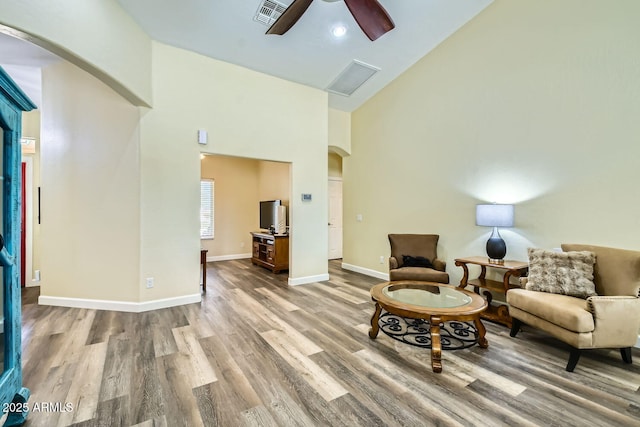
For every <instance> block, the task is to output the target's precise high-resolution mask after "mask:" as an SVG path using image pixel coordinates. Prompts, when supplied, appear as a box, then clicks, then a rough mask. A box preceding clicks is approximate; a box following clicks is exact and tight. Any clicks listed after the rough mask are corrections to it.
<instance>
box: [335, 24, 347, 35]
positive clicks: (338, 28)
mask: <svg viewBox="0 0 640 427" xmlns="http://www.w3.org/2000/svg"><path fill="white" fill-rule="evenodd" d="M331 34H333V37H337V38H340V37H344V35H345V34H347V27H345V26H344V25H342V24H336V25H334V26H333V28H332V29H331Z"/></svg>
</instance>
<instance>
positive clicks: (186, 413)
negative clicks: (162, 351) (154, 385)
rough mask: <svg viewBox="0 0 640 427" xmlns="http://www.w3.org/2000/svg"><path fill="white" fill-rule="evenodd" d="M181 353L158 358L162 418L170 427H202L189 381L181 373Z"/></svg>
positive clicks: (183, 356)
mask: <svg viewBox="0 0 640 427" xmlns="http://www.w3.org/2000/svg"><path fill="white" fill-rule="evenodd" d="M185 358H186V356H185V355H183V354H181V353H175V354H170V355H168V356H162V357H158V358H157V359H156V361H157V364H158V376H159V377H160V384H161V388H162V397H163V399H162V402H163V408H164V416H165V417H166V420H167V424H168V425H170V426H184V427H198V426H204V423H203V421H202V417H201V416H200V412H199V408H198V403H197V401H196V397H195V396H194V395H193V393H192V388H191V386H190V384H189V383H190V381H189V380H188V379H187V378H185V375H184V374H183V372H182V371H181V368H182V367H183V364H182V363H180V362H181V360H183V359H185Z"/></svg>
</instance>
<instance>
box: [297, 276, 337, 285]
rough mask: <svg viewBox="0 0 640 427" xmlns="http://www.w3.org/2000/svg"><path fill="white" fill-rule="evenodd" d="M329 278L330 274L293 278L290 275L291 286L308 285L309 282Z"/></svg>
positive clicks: (323, 280) (324, 280)
mask: <svg viewBox="0 0 640 427" xmlns="http://www.w3.org/2000/svg"><path fill="white" fill-rule="evenodd" d="M327 280H329V275H328V274H318V275H317V276H306V277H296V278H295V279H292V278H291V277H289V286H298V285H306V284H309V283H316V282H326V281H327Z"/></svg>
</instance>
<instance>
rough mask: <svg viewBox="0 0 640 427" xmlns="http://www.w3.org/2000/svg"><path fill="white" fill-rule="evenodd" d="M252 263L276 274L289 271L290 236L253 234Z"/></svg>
mask: <svg viewBox="0 0 640 427" xmlns="http://www.w3.org/2000/svg"><path fill="white" fill-rule="evenodd" d="M251 236H252V237H253V252H252V255H251V262H252V263H253V264H255V265H260V266H262V267H266V268H268V269H270V270H271V271H273V272H274V273H279V272H281V271H283V270H288V269H289V235H288V234H269V233H262V232H252V233H251Z"/></svg>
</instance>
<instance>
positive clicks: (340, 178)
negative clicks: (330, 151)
mask: <svg viewBox="0 0 640 427" xmlns="http://www.w3.org/2000/svg"><path fill="white" fill-rule="evenodd" d="M329 181H336V182H340V183H342V184H344V181H343V179H342V177H339V176H330V177H329ZM341 193H342V187H341ZM343 194H344V193H343ZM341 195H342V194H341ZM329 199H330V197H329V190H328V187H327V206H328V205H329V203H330V201H329ZM342 201H343V205H342V206H343V210H342V218H341V220H342V230H343V231H342V244H341V245H340V246H341V248H340V258H329V248H331V242H329V239H330V238H331V236H330V233H328V230H327V243H328V245H327V246H328V247H327V258H328V259H341V258H342V255H343V252H344V196H342ZM329 219H330V218H329Z"/></svg>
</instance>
